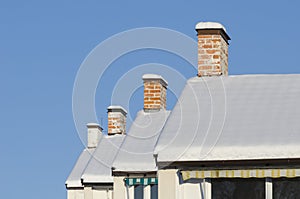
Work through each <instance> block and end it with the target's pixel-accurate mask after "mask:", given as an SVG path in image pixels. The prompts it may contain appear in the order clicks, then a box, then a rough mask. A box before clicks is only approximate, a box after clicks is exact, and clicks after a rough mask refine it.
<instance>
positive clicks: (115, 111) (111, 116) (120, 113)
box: [107, 106, 127, 135]
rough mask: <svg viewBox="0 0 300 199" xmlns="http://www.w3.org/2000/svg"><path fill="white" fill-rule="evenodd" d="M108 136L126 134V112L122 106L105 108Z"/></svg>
mask: <svg viewBox="0 0 300 199" xmlns="http://www.w3.org/2000/svg"><path fill="white" fill-rule="evenodd" d="M107 114H108V133H107V134H108V135H115V134H126V115H127V111H126V110H125V109H124V108H123V107H122V106H109V107H107Z"/></svg>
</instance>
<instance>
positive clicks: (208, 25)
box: [195, 22, 231, 44]
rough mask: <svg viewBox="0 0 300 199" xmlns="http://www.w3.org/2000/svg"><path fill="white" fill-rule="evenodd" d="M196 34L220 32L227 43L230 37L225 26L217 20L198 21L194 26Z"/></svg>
mask: <svg viewBox="0 0 300 199" xmlns="http://www.w3.org/2000/svg"><path fill="white" fill-rule="evenodd" d="M195 29H196V31H197V32H198V34H220V35H221V36H222V37H223V39H224V40H225V41H226V43H227V44H229V43H228V41H229V40H231V39H230V37H229V35H228V34H227V32H226V28H225V27H224V26H223V25H222V24H220V23H218V22H199V23H197V24H196V26H195Z"/></svg>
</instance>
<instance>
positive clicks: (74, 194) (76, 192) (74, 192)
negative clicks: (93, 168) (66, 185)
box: [67, 189, 84, 199]
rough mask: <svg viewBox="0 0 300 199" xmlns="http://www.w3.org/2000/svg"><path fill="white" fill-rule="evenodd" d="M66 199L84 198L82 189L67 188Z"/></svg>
mask: <svg viewBox="0 0 300 199" xmlns="http://www.w3.org/2000/svg"><path fill="white" fill-rule="evenodd" d="M67 195H68V196H67V197H68V199H84V193H83V189H71V190H67Z"/></svg>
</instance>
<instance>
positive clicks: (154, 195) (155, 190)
mask: <svg viewBox="0 0 300 199" xmlns="http://www.w3.org/2000/svg"><path fill="white" fill-rule="evenodd" d="M151 199H158V186H157V184H155V185H151Z"/></svg>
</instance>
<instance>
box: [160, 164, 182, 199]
mask: <svg viewBox="0 0 300 199" xmlns="http://www.w3.org/2000/svg"><path fill="white" fill-rule="evenodd" d="M177 171H178V170H177V169H167V170H159V171H158V173H157V175H158V199H179V179H178V175H177Z"/></svg>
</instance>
